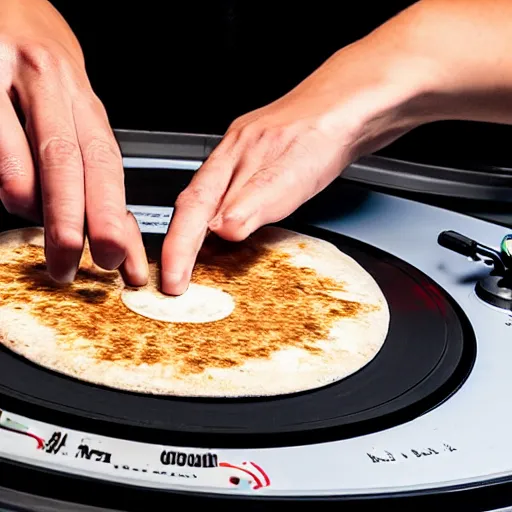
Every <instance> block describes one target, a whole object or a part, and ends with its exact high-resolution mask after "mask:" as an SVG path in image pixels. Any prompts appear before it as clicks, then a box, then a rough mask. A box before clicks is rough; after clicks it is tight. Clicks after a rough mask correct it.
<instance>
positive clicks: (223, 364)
mask: <svg viewBox="0 0 512 512" xmlns="http://www.w3.org/2000/svg"><path fill="white" fill-rule="evenodd" d="M153 271H154V272H156V267H154V268H153ZM192 280H193V282H195V283H199V284H203V285H207V286H208V285H209V286H214V287H218V288H220V289H222V290H223V291H225V292H227V293H230V294H231V295H232V296H233V297H234V299H235V302H236V305H235V310H234V312H233V313H232V314H231V315H230V316H229V317H228V318H225V319H223V320H220V321H217V322H212V323H205V324H169V323H166V322H160V321H155V320H151V319H148V318H145V317H142V316H139V315H137V314H136V313H133V312H132V311H130V310H129V309H128V308H126V307H125V305H124V304H123V303H122V301H121V299H120V293H121V289H122V287H123V285H122V281H120V278H119V274H118V273H117V272H104V271H101V270H99V269H97V268H94V267H93V266H91V263H90V257H89V256H88V255H87V254H86V255H85V256H84V259H83V261H82V264H81V268H80V270H79V272H78V274H77V277H76V280H75V282H74V283H73V284H72V285H67V286H61V285H57V284H56V283H54V282H53V281H52V280H51V279H50V278H49V276H48V274H47V273H46V267H45V263H44V253H43V249H42V248H41V247H37V246H30V245H24V246H22V247H20V248H19V249H17V250H16V251H13V258H12V260H11V262H9V263H5V264H3V265H1V266H0V300H1V302H2V303H3V304H10V305H12V306H13V307H14V306H15V305H16V304H21V303H23V304H26V305H28V306H29V309H30V311H31V312H32V314H33V315H35V316H36V317H37V318H38V319H39V321H40V322H42V323H43V324H44V325H46V326H49V327H52V328H54V329H55V331H56V332H57V333H58V339H59V342H60V343H62V344H64V345H65V346H67V347H72V346H73V344H74V343H75V341H76V340H77V338H83V339H86V340H88V341H89V342H90V344H91V346H93V347H94V349H95V353H96V357H97V359H99V360H106V361H118V362H120V364H124V363H127V364H135V365H139V364H143V363H145V364H149V365H153V364H156V363H163V364H165V365H171V366H173V367H175V368H176V369H177V370H178V371H179V372H180V373H181V374H182V375H186V374H188V373H200V372H202V371H203V370H204V369H205V368H208V367H210V368H214V367H215V368H229V367H236V366H239V365H241V364H243V363H244V362H245V361H247V360H250V359H255V358H268V357H270V356H271V355H272V353H274V352H275V351H277V350H279V349H283V348H287V347H298V348H303V349H305V350H307V351H309V352H310V353H312V354H315V353H318V352H319V350H320V349H319V348H318V347H317V346H316V342H317V341H319V340H326V339H327V336H328V332H329V330H330V328H331V327H332V325H333V323H334V322H335V321H337V320H339V319H340V318H343V317H356V316H358V315H360V314H361V313H365V312H368V311H370V310H371V309H372V308H373V306H370V305H365V304H360V303H358V302H351V301H347V300H341V299H337V298H334V297H332V296H331V295H330V294H329V292H330V291H339V290H342V284H340V283H338V282H335V281H334V280H333V279H330V278H326V277H322V276H320V275H319V274H317V273H316V272H315V271H314V270H312V269H309V268H297V267H295V266H293V265H292V264H291V262H290V258H289V256H288V255H287V254H285V253H282V252H278V251H274V250H268V249H264V248H262V247H260V246H256V245H255V244H253V243H252V242H251V239H249V240H248V241H246V242H242V243H239V244H232V243H228V242H223V241H220V240H219V239H217V238H213V237H208V239H207V241H206V243H205V246H204V247H203V249H202V250H201V252H200V254H199V258H198V261H197V265H196V268H195V271H194V274H193V279H192ZM77 350H80V349H77Z"/></svg>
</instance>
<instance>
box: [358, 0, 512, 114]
mask: <svg viewBox="0 0 512 512" xmlns="http://www.w3.org/2000/svg"><path fill="white" fill-rule="evenodd" d="M384 40H388V43H386V44H387V45H388V47H389V45H390V44H391V45H395V48H396V49H397V50H398V54H399V55H400V58H399V59H398V60H397V62H400V65H401V66H403V68H405V67H409V69H408V70H406V69H403V72H404V74H405V78H406V79H407V78H408V79H409V80H408V81H407V80H405V83H404V85H403V87H404V98H407V102H408V105H407V107H408V113H409V115H410V116H411V117H414V118H416V122H417V123H419V124H421V123H424V122H430V121H436V120H444V119H459V120H473V121H484V122H496V123H506V124H512V1H511V0H421V1H420V2H418V3H417V4H415V5H413V6H412V7H411V8H409V9H407V10H406V11H404V12H403V13H401V14H400V15H398V16H397V17H395V18H394V19H392V20H390V21H389V22H388V23H386V24H385V25H383V26H382V27H380V28H379V29H377V30H376V31H375V32H374V33H372V34H370V36H368V40H367V41H365V44H368V45H371V46H374V45H375V47H376V46H377V45H379V44H380V43H381V42H382V43H383V42H384ZM389 41H391V43H390V42H389ZM384 46H385V45H384ZM397 69H399V68H398V67H397ZM413 75H414V76H413ZM408 84H411V86H412V87H413V89H412V90H411V91H408V90H407V87H408Z"/></svg>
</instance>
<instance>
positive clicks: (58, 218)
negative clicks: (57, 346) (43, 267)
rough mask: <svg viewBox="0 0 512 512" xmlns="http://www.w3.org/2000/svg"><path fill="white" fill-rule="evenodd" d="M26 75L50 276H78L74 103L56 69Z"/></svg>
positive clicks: (23, 93) (79, 185)
mask: <svg viewBox="0 0 512 512" xmlns="http://www.w3.org/2000/svg"><path fill="white" fill-rule="evenodd" d="M32 78H33V79H31V77H30V76H26V79H25V80H24V81H23V83H22V84H21V86H20V87H19V88H18V92H19V96H20V102H21V104H22V108H23V111H24V113H25V116H26V118H27V131H28V134H29V138H30V142H31V145H32V148H33V153H34V154H35V155H36V159H37V164H38V168H39V180H40V185H41V199H42V210H43V220H44V226H45V254H46V262H47V267H48V271H49V273H50V275H51V276H52V277H53V278H54V279H55V280H56V281H59V282H71V281H73V280H74V277H75V274H76V271H77V268H78V264H79V262H80V258H81V254H82V251H83V245H84V210H85V201H84V177H83V167H82V155H81V153H80V147H79V144H78V140H77V136H76V131H75V125H74V120H73V115H72V103H71V99H70V97H69V96H68V95H67V94H66V92H65V89H64V88H63V87H62V86H61V84H60V77H59V75H58V73H56V72H55V73H54V72H53V71H51V70H48V71H47V74H46V76H45V78H44V79H43V78H41V77H40V76H39V75H36V76H34V77H32Z"/></svg>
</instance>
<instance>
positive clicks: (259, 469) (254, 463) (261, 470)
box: [251, 462, 270, 487]
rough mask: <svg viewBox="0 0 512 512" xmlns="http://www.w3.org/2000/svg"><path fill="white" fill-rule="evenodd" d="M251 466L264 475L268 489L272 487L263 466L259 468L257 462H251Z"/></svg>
mask: <svg viewBox="0 0 512 512" xmlns="http://www.w3.org/2000/svg"><path fill="white" fill-rule="evenodd" d="M251 464H252V465H253V466H254V467H255V468H256V469H257V470H258V471H259V472H260V473H261V474H262V475H263V478H264V479H265V485H266V487H268V486H269V485H270V478H269V477H268V475H267V473H265V471H263V468H262V467H261V466H258V464H256V462H251Z"/></svg>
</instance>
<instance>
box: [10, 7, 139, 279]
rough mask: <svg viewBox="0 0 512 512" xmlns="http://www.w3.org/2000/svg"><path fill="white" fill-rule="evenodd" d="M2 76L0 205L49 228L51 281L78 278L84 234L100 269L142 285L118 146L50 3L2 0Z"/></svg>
mask: <svg viewBox="0 0 512 512" xmlns="http://www.w3.org/2000/svg"><path fill="white" fill-rule="evenodd" d="M0 70H1V72H0V118H1V119H2V124H1V125H0V200H1V201H2V203H3V204H4V206H5V208H6V209H7V210H8V211H9V212H10V213H13V214H16V215H19V216H22V217H25V218H27V219H31V220H33V221H40V220H42V221H43V222H44V227H45V253H46V258H47V266H48V270H49V273H50V275H51V276H52V277H53V278H54V279H55V280H57V281H61V282H70V281H72V280H73V279H74V276H75V273H76V270H77V267H78V264H79V261H80V257H81V253H82V250H83V245H84V236H85V232H87V236H88V238H89V242H90V246H91V252H92V255H93V257H94V259H95V262H96V263H97V264H98V265H99V266H101V267H103V268H104V269H107V270H111V269H115V268H120V269H121V271H122V272H123V274H124V276H125V278H126V280H127V281H128V282H129V283H130V284H133V285H135V286H136V285H142V284H144V283H145V281H146V279H147V260H146V256H145V252H144V247H143V245H142V239H141V235H140V231H139V229H138V226H137V222H136V220H135V219H134V217H133V216H132V215H131V214H128V212H127V209H126V204H125V192H124V173H123V166H122V159H121V154H120V151H119V148H118V145H117V142H116V140H115V138H114V135H113V132H112V130H111V128H110V126H109V122H108V118H107V115H106V113H105V110H104V108H103V105H102V104H101V102H100V100H99V99H98V98H97V97H96V95H95V94H94V92H93V90H92V88H91V85H90V83H89V81H88V78H87V75H86V71H85V65H84V60H83V56H82V52H81V49H80V45H79V44H78V42H77V40H76V39H75V37H74V35H73V33H72V32H71V30H70V28H69V26H68V25H67V24H66V22H65V21H64V20H63V19H62V17H61V16H60V15H59V13H58V12H57V11H56V10H55V9H54V8H53V7H52V6H51V5H50V3H49V2H47V1H46V0H2V2H0ZM23 121H25V127H23V125H22V122H23ZM24 128H25V129H24ZM128 242H129V243H128Z"/></svg>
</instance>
